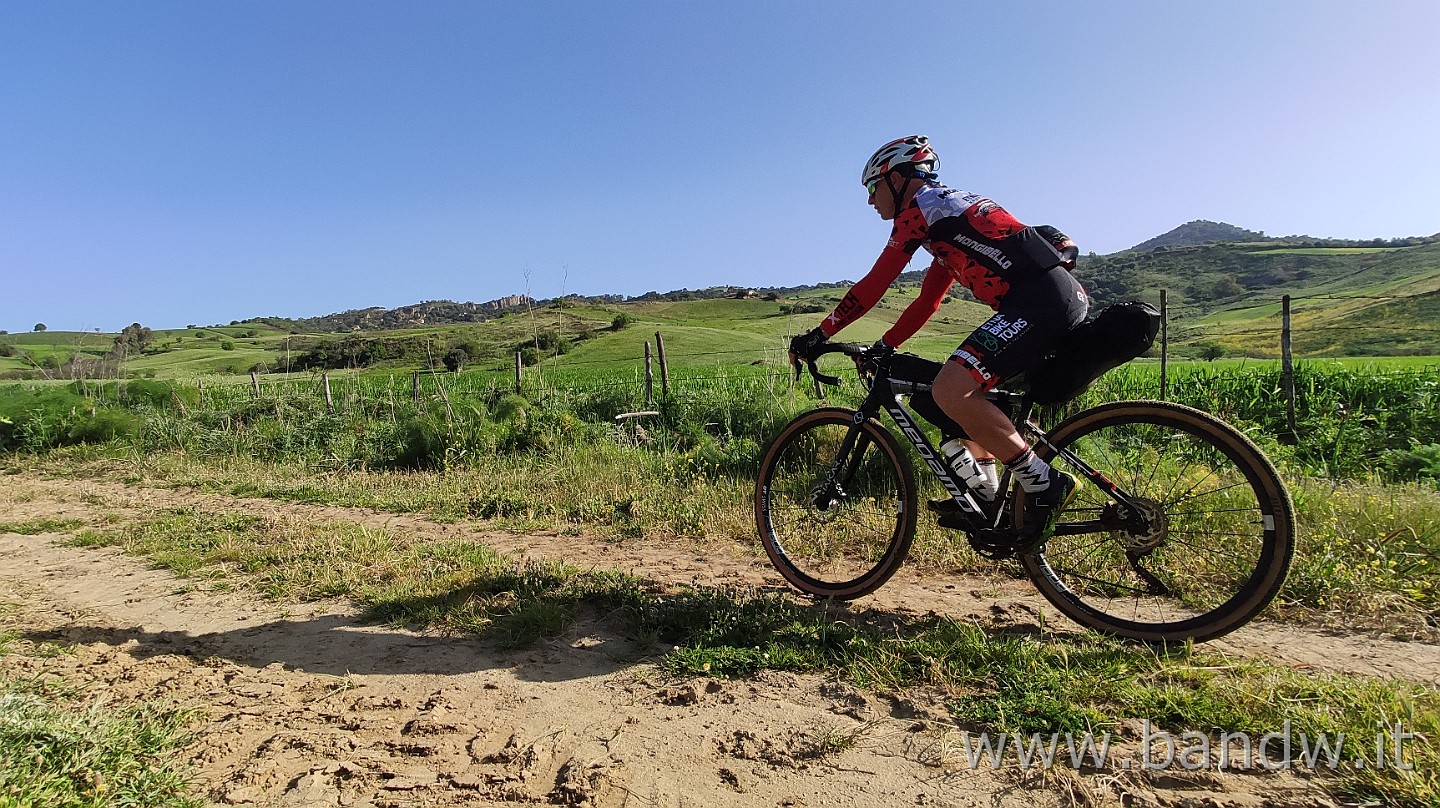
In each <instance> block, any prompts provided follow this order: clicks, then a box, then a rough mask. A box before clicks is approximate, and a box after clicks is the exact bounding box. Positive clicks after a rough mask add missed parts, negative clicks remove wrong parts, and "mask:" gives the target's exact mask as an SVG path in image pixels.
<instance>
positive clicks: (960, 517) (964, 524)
mask: <svg viewBox="0 0 1440 808" xmlns="http://www.w3.org/2000/svg"><path fill="white" fill-rule="evenodd" d="M935 524H937V525H939V526H940V527H943V528H949V529H950V530H969V529H970V527H971V522H970V520H969V518H968V517H967V516H966V514H965V513H963V512H961V511H959V510H954V511H949V512H947V513H942V514H940V518H938V519H936V520H935Z"/></svg>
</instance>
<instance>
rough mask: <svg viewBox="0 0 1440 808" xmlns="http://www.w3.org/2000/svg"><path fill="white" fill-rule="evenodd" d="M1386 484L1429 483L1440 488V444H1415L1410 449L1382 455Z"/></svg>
mask: <svg viewBox="0 0 1440 808" xmlns="http://www.w3.org/2000/svg"><path fill="white" fill-rule="evenodd" d="M1380 473H1381V476H1383V477H1384V478H1385V481H1386V482H1390V483H1402V482H1415V481H1427V482H1430V483H1432V484H1434V485H1436V486H1440V444H1436V443H1427V444H1421V443H1419V442H1416V443H1414V444H1413V445H1412V446H1411V447H1410V448H1409V449H1387V450H1386V451H1385V452H1383V453H1381V455H1380Z"/></svg>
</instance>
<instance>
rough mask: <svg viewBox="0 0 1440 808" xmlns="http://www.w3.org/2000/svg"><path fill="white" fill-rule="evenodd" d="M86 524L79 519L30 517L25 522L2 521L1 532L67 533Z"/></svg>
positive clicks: (32, 533) (34, 534)
mask: <svg viewBox="0 0 1440 808" xmlns="http://www.w3.org/2000/svg"><path fill="white" fill-rule="evenodd" d="M83 524H85V523H84V522H82V521H80V520H79V519H30V520H27V521H24V522H0V533H19V534H21V535H24V536H36V535H39V534H41V533H66V532H69V531H71V530H74V529H75V528H77V527H79V526H81V525H83Z"/></svg>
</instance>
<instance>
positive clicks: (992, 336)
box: [950, 267, 1090, 390]
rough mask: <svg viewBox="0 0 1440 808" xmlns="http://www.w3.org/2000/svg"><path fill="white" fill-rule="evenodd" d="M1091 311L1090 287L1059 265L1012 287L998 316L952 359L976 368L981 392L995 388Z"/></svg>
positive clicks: (1031, 362) (1036, 358)
mask: <svg viewBox="0 0 1440 808" xmlns="http://www.w3.org/2000/svg"><path fill="white" fill-rule="evenodd" d="M1089 310H1090V299H1089V298H1088V297H1086V295H1085V289H1084V288H1082V287H1081V286H1080V284H1079V282H1078V281H1076V280H1075V278H1074V276H1072V275H1071V274H1070V273H1069V272H1067V271H1065V270H1064V269H1062V268H1060V267H1055V268H1053V269H1051V270H1049V271H1048V272H1046V273H1045V274H1044V275H1041V276H1040V277H1038V278H1036V279H1035V280H1034V281H1031V282H1029V283H1025V284H1022V285H1016V286H1012V287H1010V290H1009V291H1008V292H1007V293H1006V294H1005V297H1004V299H1003V300H1001V301H1000V308H999V309H997V310H996V312H995V315H994V316H993V317H991V318H990V319H989V320H986V321H985V322H984V323H982V324H981V325H980V327H979V328H977V329H975V331H974V332H973V333H971V334H970V336H968V337H966V338H965V341H964V342H962V343H960V347H959V348H956V349H955V353H953V354H951V355H950V361H952V362H959V363H960V364H961V365H962V366H963V367H964V368H965V369H966V370H968V371H970V375H971V376H973V377H974V378H975V381H976V382H978V383H979V384H980V389H981V390H989V389H990V388H992V387H994V386H996V385H998V384H1000V382H1002V381H1004V380H1005V379H1008V378H1010V377H1012V376H1015V375H1017V374H1020V373H1024V372H1025V371H1026V370H1027V369H1029V368H1030V367H1031V366H1032V365H1034V364H1035V363H1036V362H1038V361H1040V359H1041V358H1042V357H1044V356H1045V354H1046V353H1048V352H1049V351H1050V349H1051V348H1052V347H1053V346H1054V344H1055V340H1057V339H1059V338H1060V337H1061V336H1062V335H1064V334H1065V332H1067V331H1069V330H1070V329H1072V328H1074V327H1075V326H1077V325H1079V324H1080V323H1082V322H1084V321H1085V315H1086V313H1088V312H1089Z"/></svg>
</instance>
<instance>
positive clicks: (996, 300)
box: [790, 135, 1089, 552]
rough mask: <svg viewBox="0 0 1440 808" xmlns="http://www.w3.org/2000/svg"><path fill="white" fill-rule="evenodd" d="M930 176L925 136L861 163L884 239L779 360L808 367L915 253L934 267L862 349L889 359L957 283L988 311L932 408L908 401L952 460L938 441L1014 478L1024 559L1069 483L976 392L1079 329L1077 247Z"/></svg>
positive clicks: (1046, 530) (932, 164)
mask: <svg viewBox="0 0 1440 808" xmlns="http://www.w3.org/2000/svg"><path fill="white" fill-rule="evenodd" d="M939 168H940V159H939V157H938V156H936V154H935V150H934V149H933V148H931V146H930V141H929V138H927V137H925V136H924V135H911V136H909V137H904V138H900V139H899V140H894V141H891V142H890V143H887V144H885V145H884V146H881V147H880V149H879V151H877V152H875V154H874V155H873V156H871V158H870V160H869V161H868V162H867V163H866V164H865V169H864V171H863V172H862V173H861V177H860V182H861V184H862V185H864V186H865V189H866V191H867V193H868V194H869V200H868V201H869V204H870V205H872V206H873V207H874V208H875V211H876V212H877V213H878V214H880V218H881V219H883V220H885V221H893V222H894V225H893V227H892V229H891V231H890V240H889V241H888V242H887V243H886V245H885V249H884V250H883V251H881V253H880V257H879V259H877V260H876V261H875V265H874V266H873V267H871V269H870V271H869V272H868V273H866V274H865V277H863V278H861V279H860V280H859V281H858V282H857V283H856V284H855V285H854V286H853V287H851V289H850V290H849V291H848V292H847V293H846V295H845V297H844V299H842V300H841V301H840V304H839V305H838V306H837V307H836V308H835V311H833V312H832V313H831V314H830V315H829V316H828V317H826V318H825V319H824V320H823V321H822V322H821V323H820V325H818V326H816V327H815V328H813V329H811V330H810V331H808V332H806V333H804V334H801V335H799V336H797V337H795V338H794V339H792V340H791V341H790V353H791V354H792V355H793V356H794V357H798V358H803V359H809V358H811V357H812V356H813V355H814V352H815V351H816V349H818V348H819V347H820V346H821V345H822V344H823V343H824V342H825V341H826V340H828V339H829V338H830V337H832V336H834V335H835V334H836V333H837V332H839V331H840V330H841V329H843V328H844V327H845V326H847V325H849V324H850V323H852V322H855V321H856V320H858V319H859V318H860V317H861V316H863V315H864V314H865V313H866V312H867V311H869V310H870V309H871V308H872V307H873V306H874V305H875V304H876V303H877V302H879V300H880V298H881V297H883V296H884V294H885V290H886V289H888V288H889V287H890V284H891V283H893V282H894V281H895V279H896V278H897V277H899V275H900V273H901V271H903V270H904V269H905V266H906V265H907V264H909V262H910V258H911V256H913V255H914V254H915V250H916V249H918V248H920V247H924V248H925V250H926V251H927V252H929V253H930V255H931V256H932V258H933V260H932V261H931V264H930V267H929V269H928V270H926V273H925V279H924V281H923V283H922V284H921V287H920V294H919V296H918V297H916V298H915V300H914V301H913V302H912V303H911V304H910V305H909V306H907V307H906V308H905V311H904V312H903V313H902V314H901V315H900V318H899V319H898V320H896V322H895V324H894V325H893V326H891V328H890V330H889V331H887V332H885V335H884V336H883V337H881V339H880V340H879V341H878V342H876V343H875V345H874V346H873V347H872V348H871V351H872V352H874V353H877V354H878V353H888V352H893V351H894V350H895V349H896V348H898V347H899V346H900V345H902V344H903V343H904V342H905V340H907V339H909V338H910V337H911V336H913V335H914V334H915V332H917V331H919V330H920V328H921V326H923V325H924V324H925V323H926V321H928V320H929V319H930V317H931V316H933V315H934V314H935V312H936V311H938V310H939V309H940V304H941V303H942V302H943V301H944V299H945V294H946V292H948V291H949V290H950V287H951V286H953V285H954V283H955V282H956V281H959V282H960V283H961V284H962V285H963V286H964V287H965V288H966V289H969V290H970V291H971V293H973V294H974V295H975V297H976V298H977V299H979V300H980V301H981V302H984V303H986V304H989V306H990V307H991V308H992V309H993V310H994V311H995V314H994V316H992V317H991V318H990V319H989V320H986V321H985V322H984V323H983V324H981V325H980V327H979V328H977V329H975V331H974V332H972V333H971V334H970V336H968V337H966V338H965V340H964V341H963V342H961V343H960V347H959V348H957V349H955V352H954V353H952V354H951V355H950V358H949V361H947V362H945V363H944V365H943V367H942V369H941V371H940V373H939V375H938V376H936V377H935V382H934V385H933V388H932V395H933V396H934V399H933V405H935V406H932V402H930V401H928V400H925V399H924V398H923V397H922V396H916V397H915V399H912V404H913V405H914V406H915V409H916V411H917V412H919V413H920V414H921V415H924V416H925V417H926V418H927V419H929V420H931V421H933V422H935V423H936V424H937V425H938V426H940V427H941V430H942V432H943V433H944V438H945V439H946V441H947V444H948V445H950V447H951V448H950V449H948V450H947V451H949V452H950V453H951V454H952V455H953V454H957V453H962V452H966V450H965V449H963V448H960V444H959V443H955V444H949V440H950V439H959V438H965V439H967V440H968V441H970V444H969V445H970V447H971V451H973V450H974V449H983V450H984V451H985V452H986V453H988V454H989V455H993V456H994V457H998V458H1000V459H1001V460H1002V462H1004V464H1005V467H1006V468H1007V469H1009V470H1010V471H1011V473H1013V474H1014V475H1015V478H1016V479H1017V480H1019V482H1020V485H1021V486H1022V487H1023V488H1024V489H1025V492H1026V493H1025V511H1024V514H1023V519H1022V521H1021V524H1022V527H1021V535H1020V537H1019V543H1018V545H1017V547H1016V548H1015V549H1016V551H1017V552H1033V551H1035V550H1036V549H1038V548H1039V547H1041V546H1042V545H1043V544H1044V543H1045V541H1046V540H1047V539H1048V538H1049V536H1050V534H1051V532H1053V531H1054V529H1055V522H1056V519H1057V518H1058V516H1059V512H1060V510H1061V509H1062V508H1063V507H1064V505H1065V503H1066V502H1067V501H1068V499H1069V498H1070V496H1071V495H1072V494H1073V493H1074V490H1075V485H1076V481H1075V478H1074V477H1072V476H1071V475H1069V474H1067V473H1066V472H1064V471H1061V470H1059V469H1056V468H1053V467H1052V466H1050V465H1049V464H1048V463H1046V462H1045V461H1044V460H1041V459H1040V458H1039V457H1038V456H1037V455H1036V454H1035V453H1034V452H1033V451H1032V450H1031V448H1030V446H1029V445H1028V444H1027V443H1026V442H1025V440H1024V439H1023V438H1022V437H1021V436H1020V433H1019V432H1018V431H1017V430H1016V428H1015V425H1014V424H1013V423H1011V421H1010V419H1009V418H1008V417H1007V416H1006V415H1005V413H1004V412H1002V411H1001V410H1000V408H999V407H997V406H995V404H994V403H992V402H991V401H989V400H987V399H986V398H985V395H984V394H985V393H986V392H987V391H988V390H990V389H991V388H993V387H995V386H996V385H997V384H999V383H1000V382H1001V381H1003V380H1004V379H1006V378H1009V377H1011V376H1014V375H1015V374H1018V373H1021V372H1023V371H1025V370H1027V369H1028V368H1030V367H1031V366H1033V365H1034V364H1035V363H1036V362H1038V361H1039V360H1040V359H1041V358H1042V357H1044V356H1045V354H1046V353H1047V352H1048V351H1049V350H1050V349H1051V348H1052V347H1053V345H1054V344H1055V342H1056V340H1057V339H1058V338H1059V337H1061V336H1063V335H1064V334H1065V333H1066V332H1067V331H1069V330H1070V329H1071V328H1073V327H1075V326H1076V325H1079V324H1080V323H1081V322H1082V321H1084V319H1085V315H1086V313H1087V311H1088V309H1089V300H1088V298H1087V297H1086V295H1085V290H1084V289H1083V288H1082V287H1081V286H1080V284H1079V283H1078V282H1077V281H1076V280H1075V278H1074V276H1072V275H1071V274H1070V272H1069V270H1070V269H1073V267H1074V261H1075V257H1076V255H1077V254H1078V250H1077V249H1076V248H1075V245H1074V243H1073V242H1071V241H1070V239H1069V238H1068V237H1067V236H1066V235H1065V234H1063V233H1061V232H1060V231H1058V230H1056V229H1055V228H1053V227H1049V226H1042V227H1038V228H1037V227H1027V226H1025V225H1024V224H1021V223H1020V222H1019V221H1018V220H1017V219H1016V218H1015V217H1014V216H1012V215H1010V213H1008V212H1007V211H1006V210H1005V209H1004V208H1002V207H1000V206H999V205H997V204H995V202H993V201H991V200H990V199H987V198H985V197H982V196H980V195H978V194H973V193H968V192H966V191H960V190H957V189H953V188H948V187H946V186H945V185H942V184H941V183H940V182H939V180H938V175H937V173H936V172H938V171H939ZM960 462H974V458H973V457H964V458H963V459H962V460H961V461H960ZM981 493H982V494H984V493H986V492H984V491H983V490H982V492H981ZM991 495H992V496H993V492H992V493H991ZM931 506H932V508H933V509H935V510H938V511H942V512H944V511H945V510H947V509H948V508H953V507H955V506H954V502H953V500H951V499H949V498H946V499H943V500H936V501H935V502H932V503H931Z"/></svg>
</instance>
